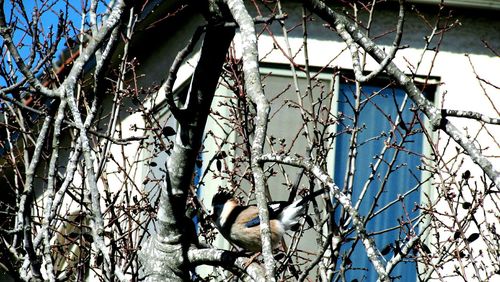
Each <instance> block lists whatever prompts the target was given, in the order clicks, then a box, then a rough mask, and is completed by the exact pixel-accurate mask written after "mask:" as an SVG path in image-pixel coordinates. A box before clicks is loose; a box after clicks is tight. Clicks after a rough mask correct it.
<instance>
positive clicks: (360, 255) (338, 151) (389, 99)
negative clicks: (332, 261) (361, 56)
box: [334, 84, 423, 281]
mask: <svg viewBox="0 0 500 282" xmlns="http://www.w3.org/2000/svg"><path fill="white" fill-rule="evenodd" d="M375 91H381V92H380V94H378V95H376V96H375V97H373V98H371V102H367V103H366V105H365V106H364V108H363V110H362V111H361V114H360V117H359V121H360V122H359V123H358V127H361V126H362V125H365V126H364V129H363V130H362V131H361V132H360V133H359V135H358V144H360V143H363V142H365V141H367V140H368V139H370V138H373V137H376V136H379V135H380V133H381V132H386V134H389V131H390V129H391V127H392V124H391V122H389V120H388V119H387V118H386V116H384V115H383V114H382V111H383V112H384V113H385V114H386V115H390V117H391V120H392V121H393V122H394V121H396V119H397V117H398V113H397V109H398V107H399V106H400V105H401V103H402V101H403V99H404V97H405V93H404V92H403V91H402V90H400V89H394V88H392V89H391V88H387V89H384V90H381V88H379V87H372V86H364V87H363V93H364V95H362V100H366V97H367V96H370V95H372V94H373V93H374V92H375ZM353 93H354V86H353V85H352V84H341V85H340V95H339V103H338V111H339V112H342V113H343V114H344V115H345V116H346V117H352V116H353V111H352V109H351V108H350V105H349V103H347V101H349V102H350V103H351V105H354V98H353V97H354V95H353ZM374 104H376V106H375V105H374ZM410 107H411V104H410V101H408V102H407V105H406V107H405V108H404V111H403V113H402V118H403V120H404V122H406V123H409V122H410V121H411V120H412V119H413V118H414V112H412V111H410ZM347 127H350V128H352V120H351V119H349V118H345V119H343V121H342V122H341V123H340V124H339V125H338V127H337V130H338V132H341V131H344V130H345V129H346V128H347ZM401 130H402V129H401ZM350 137H351V135H350V134H341V135H339V136H338V137H337V139H336V142H335V172H334V174H335V175H334V179H335V183H337V185H338V186H339V187H343V185H344V178H345V173H346V164H347V160H348V150H349V140H350ZM385 140H386V137H382V138H380V139H377V140H373V141H369V142H367V143H365V144H364V145H362V146H360V147H358V155H357V160H356V167H355V175H354V185H353V187H354V188H353V190H354V191H353V193H352V202H353V203H355V202H356V201H357V199H358V198H359V195H360V192H361V189H362V187H363V186H364V184H365V182H366V181H367V179H368V177H369V175H370V173H371V168H370V164H374V163H375V162H376V159H375V157H377V156H378V154H380V152H381V150H382V148H383V146H384V141H385ZM400 140H401V136H399V135H397V134H396V137H393V138H392V141H400ZM406 140H407V141H408V142H407V143H405V144H404V147H405V148H406V149H407V150H409V151H411V152H415V153H417V154H420V153H421V152H422V142H423V140H422V134H415V135H413V136H411V137H410V138H407V139H406ZM395 152H396V150H395V149H388V150H387V151H386V153H385V155H384V156H383V158H384V160H387V161H389V160H391V159H392V157H393V156H394V154H395ZM396 160H397V162H396V165H403V164H405V165H404V166H403V167H402V168H400V169H398V170H397V171H396V172H393V173H391V174H390V177H389V179H388V182H387V185H386V187H385V190H384V192H383V194H382V195H381V197H380V199H379V202H378V205H377V206H376V207H375V211H377V210H379V209H380V208H382V207H384V206H385V205H386V204H387V203H389V202H391V201H394V200H395V199H397V198H398V194H400V195H403V194H404V193H406V192H407V191H409V190H411V189H412V188H413V187H415V186H416V185H417V184H418V180H417V179H420V177H421V174H420V171H419V170H418V169H417V166H418V165H420V163H421V162H420V157H419V156H418V155H416V154H409V153H407V152H403V151H400V152H399V153H398V156H397V159H396ZM393 169H394V168H393ZM387 170H388V165H386V164H382V165H381V166H380V167H379V169H378V171H377V174H376V179H375V180H374V181H373V182H372V184H371V186H370V187H369V188H368V192H367V194H366V195H365V196H364V199H363V201H362V204H361V206H360V209H359V214H360V216H363V217H364V216H366V215H367V213H368V212H369V210H370V207H371V206H372V204H373V199H374V197H375V195H376V194H377V192H378V191H379V188H380V187H381V183H382V181H383V179H382V178H383V176H384V175H385V173H386V172H387ZM410 171H411V172H410ZM379 176H380V178H378V177H379ZM415 178H417V179H415ZM419 202H420V189H417V190H416V191H415V192H413V193H411V194H410V195H409V196H408V197H407V198H405V200H404V206H405V208H403V204H402V203H401V202H398V203H396V204H394V205H393V206H392V207H390V208H389V209H387V210H385V211H384V212H382V213H381V214H379V215H377V216H376V217H374V218H373V219H371V220H370V221H369V222H368V224H367V231H368V233H371V232H377V231H382V230H385V229H387V228H391V227H394V226H398V225H399V222H398V219H403V220H405V221H406V220H408V218H407V216H406V215H405V212H408V213H409V215H410V217H411V218H415V216H417V215H418V212H417V211H415V204H416V203H419ZM339 214H340V213H338V212H337V215H339ZM404 230H405V231H408V228H404ZM406 236H407V233H405V232H402V230H400V229H398V230H393V231H390V232H386V233H383V234H379V235H376V236H374V239H375V243H376V245H377V247H378V248H379V250H381V249H382V248H384V247H385V246H387V245H388V244H391V243H392V244H394V242H395V241H396V240H399V241H401V242H404V241H405V240H407V239H408V237H406ZM350 237H354V234H351V236H350ZM353 243H354V242H350V243H347V244H346V245H345V246H344V247H343V248H342V249H341V254H342V255H343V254H344V253H345V252H348V250H349V249H350V246H352V244H353ZM393 255H394V253H393V252H392V251H391V252H390V253H389V254H387V255H386V256H385V257H386V259H387V260H389V259H390V258H391V257H392V256H393ZM350 259H351V261H352V265H351V268H350V269H349V270H347V271H346V281H352V280H354V279H357V280H358V281H376V280H377V274H376V272H375V270H374V269H373V267H372V265H371V263H370V261H369V260H368V259H367V255H366V252H365V249H364V246H363V245H362V243H361V242H360V241H358V242H357V244H356V247H355V250H354V253H353V254H352V255H351V256H350ZM390 275H391V277H393V278H395V279H396V280H398V279H399V281H415V280H416V263H415V262H414V261H413V260H411V259H410V260H404V262H402V263H400V264H399V265H398V266H397V267H396V268H394V270H393V271H392V272H391V273H390Z"/></svg>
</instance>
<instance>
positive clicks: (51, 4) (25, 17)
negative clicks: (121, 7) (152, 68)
mask: <svg viewBox="0 0 500 282" xmlns="http://www.w3.org/2000/svg"><path fill="white" fill-rule="evenodd" d="M19 3H22V6H23V8H21V5H20V4H19ZM89 5H90V3H89V1H88V0H64V1H61V0H44V1H40V0H25V1H16V4H15V5H14V6H13V4H12V1H10V0H7V1H5V3H4V11H5V17H6V20H7V22H8V23H11V25H12V26H14V28H13V29H12V30H13V32H14V34H13V39H14V42H15V43H16V45H17V46H18V50H19V53H20V54H21V56H22V57H23V58H25V59H28V58H29V56H30V51H31V49H32V47H33V42H34V40H33V37H32V34H31V33H29V32H27V31H28V30H29V29H31V30H33V25H34V23H33V21H32V19H33V18H34V15H36V14H38V15H40V20H39V21H38V23H37V24H36V26H37V30H38V32H39V34H38V41H39V42H40V43H42V45H40V47H39V48H38V54H37V56H36V59H35V60H36V61H39V60H40V59H41V58H42V57H43V56H45V55H46V53H47V52H46V50H47V47H48V46H50V45H52V44H53V42H54V41H55V37H56V36H55V34H56V31H57V25H58V16H59V15H60V14H61V13H62V14H64V15H66V18H67V22H68V25H67V28H66V31H67V37H68V38H69V37H76V34H78V33H79V30H81V28H82V11H83V9H82V7H88V6H89ZM98 7H99V8H98V11H103V10H104V8H105V7H104V5H103V3H101V4H100V5H99V6H98ZM88 22H89V18H88V15H87V16H85V24H84V27H83V28H84V29H88V26H89V25H88ZM0 44H2V56H1V58H2V65H3V67H5V69H4V70H5V72H7V73H9V74H11V75H9V76H7V78H6V77H0V86H1V87H5V86H6V85H7V80H11V83H12V82H13V81H16V80H19V79H20V77H21V75H20V74H19V72H18V71H16V70H15V69H14V70H11V69H10V68H8V67H7V62H8V56H7V52H6V47H5V46H3V38H0ZM65 44H66V38H65V39H63V40H61V42H59V44H58V47H57V49H58V50H59V51H61V50H63V49H64V48H65ZM55 58H57V53H56V56H55ZM55 58H53V59H55ZM53 59H51V60H50V61H53ZM16 76H17V77H16Z"/></svg>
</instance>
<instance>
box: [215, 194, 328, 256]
mask: <svg viewBox="0 0 500 282" xmlns="http://www.w3.org/2000/svg"><path fill="white" fill-rule="evenodd" d="M324 192H325V191H324V190H318V191H315V192H313V193H312V194H309V195H307V196H305V197H304V198H302V199H298V200H295V201H293V202H291V203H290V202H273V203H270V204H269V205H268V210H269V224H270V228H271V244H272V248H273V249H274V248H276V247H277V246H278V244H279V242H280V241H281V238H282V237H283V235H284V234H285V232H286V231H288V230H297V228H298V227H299V220H300V218H301V217H303V216H305V215H306V211H307V203H308V202H309V200H311V199H312V198H314V197H316V196H318V195H320V194H322V193H324ZM212 207H213V216H214V221H215V225H216V226H217V229H219V231H220V232H221V234H222V235H223V236H224V238H226V239H227V240H228V241H230V242H232V243H234V244H236V245H237V246H239V247H241V248H243V249H245V250H247V251H251V252H260V251H261V250H262V242H261V238H260V226H259V224H260V220H259V210H258V208H257V206H255V205H251V206H240V205H239V203H238V201H237V200H236V199H235V198H233V196H232V195H231V194H230V193H229V192H226V191H219V192H217V194H215V196H214V197H213V198H212Z"/></svg>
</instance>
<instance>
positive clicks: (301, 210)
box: [279, 189, 325, 230]
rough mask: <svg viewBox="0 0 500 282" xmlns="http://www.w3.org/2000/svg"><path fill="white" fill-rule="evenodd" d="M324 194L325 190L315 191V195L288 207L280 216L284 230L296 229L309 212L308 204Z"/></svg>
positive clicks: (312, 194)
mask: <svg viewBox="0 0 500 282" xmlns="http://www.w3.org/2000/svg"><path fill="white" fill-rule="evenodd" d="M323 193H325V190H323V189H321V190H317V191H314V192H313V193H311V194H309V195H307V196H305V197H303V198H302V199H298V200H296V201H294V202H293V203H291V204H290V205H288V206H286V207H285V208H284V209H283V211H282V212H281V213H280V216H279V217H280V218H279V219H280V221H281V223H282V224H283V227H284V229H285V230H291V229H295V227H296V226H297V225H298V224H299V220H300V218H301V217H302V216H304V215H305V214H306V212H307V203H308V202H309V201H310V200H311V199H313V198H314V197H316V196H318V195H320V194H323Z"/></svg>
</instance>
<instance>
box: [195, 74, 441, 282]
mask: <svg viewBox="0 0 500 282" xmlns="http://www.w3.org/2000/svg"><path fill="white" fill-rule="evenodd" d="M316 71H317V72H311V80H310V81H311V89H308V85H307V84H308V78H307V77H306V76H305V74H304V72H302V71H297V84H298V88H299V92H300V93H297V92H296V91H295V84H294V81H293V77H292V73H291V71H290V70H289V69H288V68H287V67H284V68H280V66H279V65H274V64H270V65H266V66H265V67H261V75H262V81H263V86H264V92H265V95H266V97H267V98H268V100H269V102H270V105H271V110H270V115H269V123H268V134H267V138H266V143H265V146H264V151H265V153H270V152H273V153H285V154H289V155H292V156H293V155H295V154H298V155H301V156H304V155H306V152H307V150H308V142H309V141H308V139H309V140H311V139H314V138H312V135H311V136H308V135H307V134H305V132H306V130H305V128H306V127H309V128H308V130H307V131H308V132H309V133H310V134H315V135H317V136H316V138H317V140H321V141H322V144H321V145H315V149H314V150H313V154H312V157H313V158H314V160H315V162H320V165H321V166H322V167H323V168H324V169H325V170H327V171H328V173H329V174H330V175H332V177H333V178H334V181H335V183H336V184H337V185H338V186H339V187H341V188H343V189H344V192H346V193H348V194H350V195H351V199H352V204H353V205H358V210H359V214H360V216H363V217H365V218H366V222H367V225H366V228H367V231H368V233H369V235H370V237H371V238H373V239H374V241H375V243H376V246H377V247H378V249H379V250H382V249H386V250H385V252H384V254H385V255H384V256H385V258H386V259H387V260H388V259H390V258H391V257H392V256H393V255H394V254H395V253H397V252H398V245H399V244H400V243H401V244H402V243H404V242H407V241H408V239H409V238H411V237H412V235H413V234H414V233H416V231H417V230H418V227H419V223H418V221H417V220H418V219H419V211H418V209H416V205H417V204H419V203H420V202H421V201H422V200H423V199H421V196H420V193H421V192H422V190H423V188H424V187H423V185H422V183H423V181H422V178H424V177H426V176H424V175H423V173H421V172H420V171H419V170H418V166H419V165H420V164H421V158H422V156H423V155H424V153H423V151H424V140H423V134H422V132H421V127H420V122H421V121H422V120H421V117H420V116H418V115H417V114H416V111H413V110H412V108H413V105H412V103H411V101H410V100H409V99H408V98H406V95H405V92H404V91H402V90H401V89H397V88H394V87H392V86H391V84H390V81H389V80H384V79H379V80H378V81H375V82H374V83H373V84H372V85H364V86H363V87H362V92H361V95H360V105H359V107H360V109H361V110H360V111H359V114H358V113H357V114H355V111H354V108H355V99H354V97H355V94H356V92H355V87H354V83H353V82H352V81H353V80H352V79H350V80H349V79H348V78H349V77H352V74H351V73H349V72H347V71H337V72H333V71H332V70H331V69H329V70H321V71H320V70H319V69H317V70H316ZM427 91H428V92H431V91H430V90H429V88H427ZM309 92H310V93H312V95H310V94H309ZM218 93H219V96H220V97H222V99H221V100H217V98H216V100H215V102H214V104H213V105H216V106H217V113H218V115H220V116H223V117H224V119H222V121H218V122H212V121H211V120H210V119H209V121H208V123H207V130H210V131H211V132H215V133H214V135H217V136H224V137H218V138H207V140H208V141H209V142H207V141H205V142H204V146H205V150H206V151H207V152H217V151H218V150H220V151H223V150H235V151H236V152H235V155H236V157H235V159H238V158H239V156H246V155H245V152H244V149H243V150H242V149H241V146H242V144H244V142H245V141H248V140H249V139H251V138H244V137H242V136H245V134H248V135H250V136H251V134H252V132H253V131H252V130H253V127H252V125H250V126H249V128H247V129H241V128H239V127H238V126H236V127H231V126H230V125H229V123H227V124H226V123H225V122H224V121H225V119H229V118H235V119H238V118H239V119H240V120H242V122H241V125H242V126H243V124H244V122H243V117H245V118H247V119H248V120H250V121H251V120H252V111H254V108H253V105H251V103H249V105H243V106H242V105H241V103H244V102H242V101H241V99H240V97H238V98H236V97H235V95H234V93H233V92H232V91H231V90H228V89H227V88H225V87H220V88H219V90H218ZM298 95H300V98H298ZM228 97H229V98H230V99H228ZM298 100H300V102H299V101H298ZM301 107H303V108H304V111H302V110H301ZM242 108H243V109H247V110H248V112H245V114H238V111H239V110H241V109H242ZM223 112H225V113H223ZM303 116H306V120H308V123H307V125H305V124H304V123H303V120H304V118H303ZM311 118H314V119H315V120H316V121H317V122H316V123H314V122H311ZM214 120H215V118H214ZM235 124H238V123H235ZM250 124H251V122H250ZM354 127H355V128H358V130H357V146H356V150H357V155H356V158H355V165H354V166H353V168H352V169H351V172H352V175H351V176H350V177H349V178H346V175H347V173H348V167H349V166H348V163H347V162H348V161H347V160H348V159H349V152H350V140H351V137H352V134H353V128H354ZM240 131H241V132H243V133H242V134H241V133H240ZM211 139H215V141H210V140H211ZM226 140H227V141H226ZM210 142H213V144H212V143H210ZM243 147H244V146H243ZM238 150H240V151H238ZM247 150H248V148H247ZM246 154H248V153H246ZM210 158H211V156H207V158H205V157H204V159H210ZM242 159H244V158H242ZM377 163H378V164H377ZM204 170H205V169H204ZM213 171H214V175H219V174H220V173H218V172H217V169H213ZM228 171H229V172H230V173H231V174H232V175H223V176H219V177H212V176H208V179H210V182H206V183H205V184H206V185H205V186H204V188H203V189H202V194H203V195H202V198H204V199H205V201H210V199H211V195H209V193H210V191H216V190H217V188H218V187H225V188H228V189H229V188H237V189H241V190H243V191H249V190H250V189H251V188H252V187H251V183H250V180H248V178H247V175H246V173H247V172H248V170H247V167H246V166H245V165H237V164H236V162H234V160H233V161H232V163H229V164H228ZM298 171H299V169H298V168H294V167H290V166H284V165H283V166H282V165H278V164H268V165H267V166H266V167H265V173H266V176H267V184H268V187H269V192H270V195H271V198H272V200H278V201H279V200H287V199H288V197H289V194H290V193H289V187H290V185H291V184H293V182H294V180H295V178H296V175H297V172H298ZM372 174H373V179H372V180H371V181H370V182H368V184H367V181H368V180H369V179H371V178H370V175H372ZM228 179H229V180H228ZM346 180H347V181H346ZM313 186H316V187H315V188H314V189H318V183H317V182H314V181H311V182H309V180H308V178H307V177H302V180H301V182H300V189H303V188H305V189H311V187H313ZM365 187H366V188H365ZM241 195H243V198H244V200H245V201H248V202H249V203H254V202H253V198H252V197H246V195H248V194H247V193H246V192H243V193H242V194H241ZM360 198H361V200H360V201H359V203H358V199H360ZM422 198H423V197H422ZM375 199H376V200H375ZM207 203H209V202H207ZM318 204H319V205H320V206H319V207H318V210H320V211H321V212H323V214H324V215H325V216H328V213H329V212H331V214H332V215H334V216H333V217H334V219H335V224H337V225H338V224H342V226H343V230H347V231H346V233H345V234H343V235H344V238H343V240H344V241H343V242H342V247H341V248H340V250H335V251H339V252H338V257H335V256H336V255H337V254H335V253H333V252H332V253H330V254H326V255H325V256H324V257H326V258H333V260H334V261H335V262H337V265H336V266H335V267H336V268H335V269H331V271H332V272H334V277H337V275H339V273H340V272H341V271H340V270H341V269H344V270H345V272H344V273H343V274H341V276H343V277H345V281H354V280H355V279H357V281H376V280H377V279H376V276H377V274H376V272H375V271H374V269H373V267H372V265H371V263H370V261H369V260H368V258H367V255H366V253H365V248H364V246H363V245H362V243H361V242H358V241H356V240H354V239H353V238H355V237H356V235H357V234H356V233H355V230H354V228H353V227H352V224H351V223H350V221H349V217H348V216H347V215H345V214H342V213H343V210H342V207H341V206H340V205H339V204H338V203H337V202H336V201H333V203H332V205H333V208H334V209H333V210H328V209H327V208H326V207H324V206H321V203H320V201H318ZM310 211H312V205H311V206H310ZM368 215H371V216H368ZM329 224H330V225H331V226H333V225H334V224H331V223H329ZM306 225H307V226H305V227H306V228H305V229H307V230H306V231H305V232H304V234H303V236H302V237H301V239H300V240H299V241H298V243H297V245H294V243H293V242H294V240H295V239H293V238H291V237H290V236H287V237H286V238H285V241H286V243H287V245H288V246H293V247H295V246H297V253H296V255H294V256H293V257H292V258H291V259H290V261H287V264H288V265H290V264H293V265H295V267H297V268H298V269H301V270H304V269H305V268H306V267H307V265H308V264H309V263H310V262H311V261H313V260H314V259H315V258H317V253H318V252H320V250H319V249H318V242H319V241H321V240H322V239H324V238H325V236H324V231H325V230H323V229H322V228H318V229H316V230H313V229H308V227H309V225H308V224H306ZM325 225H326V224H325ZM291 233H292V232H290V234H288V235H292V234H291ZM391 246H392V247H391ZM347 257H349V258H350V259H345V258H347ZM414 257H415V256H414V255H413V253H410V254H409V255H408V256H407V258H405V259H404V260H403V261H402V262H401V263H399V264H398V265H397V266H396V267H395V268H394V269H393V270H392V271H391V272H390V275H391V277H392V278H394V279H398V277H404V281H415V280H416V278H417V266H416V263H415V262H414V259H413V258H414ZM354 258H356V259H355V261H354ZM284 267H286V266H284ZM277 268H278V270H279V269H281V270H283V267H282V266H281V265H277ZM344 270H342V271H344ZM309 273H310V275H311V277H317V276H316V274H315V270H314V269H313V270H311V272H309ZM339 281H340V280H339Z"/></svg>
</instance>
